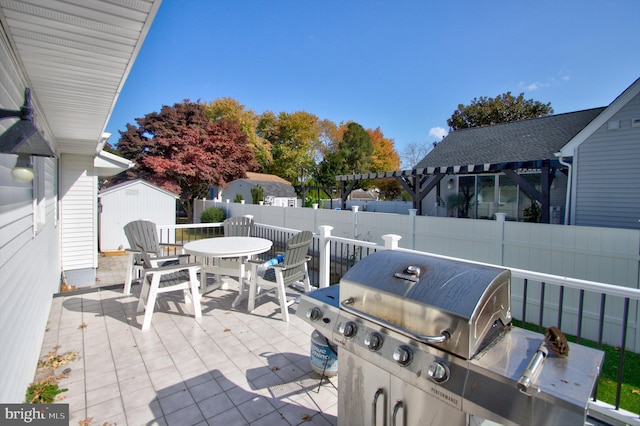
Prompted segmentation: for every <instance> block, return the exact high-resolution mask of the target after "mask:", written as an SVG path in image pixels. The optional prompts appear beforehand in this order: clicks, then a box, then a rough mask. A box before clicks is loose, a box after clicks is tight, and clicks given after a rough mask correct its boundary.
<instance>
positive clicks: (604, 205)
mask: <svg viewBox="0 0 640 426" xmlns="http://www.w3.org/2000/svg"><path fill="white" fill-rule="evenodd" d="M634 118H640V96H636V97H635V98H634V99H632V100H631V101H630V102H629V103H627V105H625V106H624V107H623V108H622V109H621V110H620V111H618V112H617V113H616V114H614V115H613V117H612V118H611V120H610V121H618V122H619V125H620V127H619V129H617V130H608V127H607V124H604V125H603V126H601V127H600V128H599V129H598V130H597V131H595V132H594V133H593V134H592V135H591V136H590V137H589V138H588V139H587V140H585V142H583V143H582V144H581V145H580V147H579V148H578V152H577V156H576V158H577V161H576V166H575V173H576V184H575V211H574V221H573V224H574V225H581V226H603V227H612V228H626V229H640V223H639V222H638V221H639V220H640V197H639V196H638V194H640V179H639V178H638V176H640V127H632V126H631V121H632V119H634Z"/></svg>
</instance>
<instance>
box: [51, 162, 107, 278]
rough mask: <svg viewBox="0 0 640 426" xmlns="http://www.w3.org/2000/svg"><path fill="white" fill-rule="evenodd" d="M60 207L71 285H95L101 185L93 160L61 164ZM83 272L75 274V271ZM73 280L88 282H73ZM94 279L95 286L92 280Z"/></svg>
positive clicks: (65, 261)
mask: <svg viewBox="0 0 640 426" xmlns="http://www.w3.org/2000/svg"><path fill="white" fill-rule="evenodd" d="M60 167H61V170H62V171H63V173H62V178H61V181H60V205H61V217H62V236H61V238H62V267H63V268H64V270H65V273H66V274H67V279H69V280H70V282H69V284H70V285H76V286H79V287H82V286H87V285H93V284H95V269H96V268H97V267H98V256H97V247H98V243H97V216H96V210H97V205H96V202H95V200H96V199H97V198H96V197H97V193H98V181H97V178H96V177H95V176H94V175H93V173H92V170H93V158H91V157H86V156H80V155H71V154H65V155H63V156H62V158H61V164H60ZM80 270H82V271H84V273H83V274H81V275H77V274H74V271H80ZM73 277H82V278H78V279H80V280H84V281H88V282H71V280H73ZM92 278H93V282H91V279H92Z"/></svg>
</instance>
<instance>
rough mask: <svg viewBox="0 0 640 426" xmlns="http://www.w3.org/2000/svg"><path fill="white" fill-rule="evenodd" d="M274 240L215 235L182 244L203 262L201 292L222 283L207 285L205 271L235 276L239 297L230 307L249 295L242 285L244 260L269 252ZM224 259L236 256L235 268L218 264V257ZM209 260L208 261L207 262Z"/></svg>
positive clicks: (244, 274)
mask: <svg viewBox="0 0 640 426" xmlns="http://www.w3.org/2000/svg"><path fill="white" fill-rule="evenodd" d="M272 245H273V242H271V241H270V240H267V239H265V238H257V237H218V238H206V239H204V240H197V241H191V242H189V243H186V244H185V245H184V252H185V253H187V254H191V255H194V256H198V257H199V258H200V260H201V262H202V277H201V280H200V281H201V283H200V292H201V293H206V292H209V291H212V290H215V289H217V288H220V286H221V284H222V283H221V282H219V281H221V280H216V281H218V282H216V283H214V284H212V285H208V281H207V273H213V274H216V275H233V276H238V283H239V289H238V296H237V297H236V298H235V300H234V301H233V304H232V305H231V306H232V307H234V308H236V307H238V305H239V304H240V302H242V301H243V300H245V299H246V298H247V297H248V294H249V289H248V286H247V285H245V282H244V279H245V276H246V269H245V262H244V261H245V260H246V258H249V257H251V256H254V255H256V254H260V253H264V252H266V251H268V250H269V249H270V248H271V246H272ZM224 258H237V259H238V262H237V263H238V269H235V268H234V269H232V268H225V267H222V266H220V265H219V260H220V259H224ZM209 260H210V261H209Z"/></svg>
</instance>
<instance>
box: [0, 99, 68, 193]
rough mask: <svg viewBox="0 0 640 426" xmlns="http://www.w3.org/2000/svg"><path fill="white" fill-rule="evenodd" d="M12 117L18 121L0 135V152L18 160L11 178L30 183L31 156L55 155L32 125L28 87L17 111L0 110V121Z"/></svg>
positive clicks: (31, 176)
mask: <svg viewBox="0 0 640 426" xmlns="http://www.w3.org/2000/svg"><path fill="white" fill-rule="evenodd" d="M13 117H19V118H20V120H18V121H17V122H16V123H15V124H13V125H12V126H11V127H9V128H8V129H7V130H6V131H5V132H4V133H3V134H2V135H0V152H1V153H3V154H16V155H17V156H18V160H17V161H16V165H15V167H14V168H13V169H12V170H11V176H12V177H13V178H14V179H15V180H17V181H18V182H30V181H31V180H33V177H34V173H33V164H32V161H31V156H32V155H37V156H40V157H56V153H55V152H53V150H52V149H51V146H49V143H48V142H47V141H46V140H45V139H44V138H43V137H42V135H41V134H40V132H38V129H37V128H36V126H35V125H34V124H33V108H31V91H30V90H29V88H28V87H27V88H25V89H24V104H23V105H22V107H21V108H20V109H19V110H9V109H0V120H2V119H5V118H13Z"/></svg>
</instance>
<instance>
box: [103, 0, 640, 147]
mask: <svg viewBox="0 0 640 426" xmlns="http://www.w3.org/2000/svg"><path fill="white" fill-rule="evenodd" d="M639 22H640V1H638V0H606V1H605V0H601V1H596V0H578V1H573V0H562V1H557V0H553V1H551V0H535V1H533V0H531V1H519V0H509V1H501V0H498V1H475V0H474V1H444V0H433V1H431V0H429V1H427V0H385V1H376V0H323V1H320V0H163V2H162V5H161V6H160V9H159V11H158V14H157V16H156V19H155V21H154V23H153V25H152V27H151V29H150V31H149V34H148V35H147V38H146V40H145V42H144V44H143V46H142V49H141V50H140V53H139V55H138V58H137V60H136V62H135V64H134V66H133V68H132V70H131V73H130V74H129V77H128V79H127V82H126V84H125V85H124V88H123V90H122V93H121V94H120V97H119V99H118V102H117V104H116V106H115V109H114V111H113V114H112V116H111V118H110V121H109V123H108V125H107V128H106V131H107V132H110V133H112V136H111V138H110V142H111V143H112V144H115V143H117V141H118V139H119V133H118V130H124V128H125V125H126V123H128V122H130V123H134V122H135V121H134V120H135V119H136V118H138V117H143V116H144V115H145V114H147V113H150V112H154V111H159V110H160V109H161V107H162V106H163V105H173V104H174V103H176V102H181V101H182V100H184V99H190V100H192V101H196V100H201V101H204V102H207V103H208V102H210V101H212V100H215V99H218V98H221V97H231V98H234V99H236V100H237V101H238V102H240V103H241V104H243V105H245V107H246V108H247V109H252V110H253V111H255V112H256V113H258V114H260V113H262V112H264V111H267V110H270V111H273V112H276V113H278V112H281V111H285V112H294V111H301V110H304V111H308V112H310V113H313V114H315V115H317V116H318V117H319V118H321V119H325V118H326V119H330V120H332V121H334V122H336V123H337V124H338V123H340V122H341V121H349V120H353V121H356V122H358V123H359V124H361V125H362V126H364V127H365V128H376V127H380V129H381V130H382V132H383V133H384V135H385V136H386V137H388V138H391V139H393V140H394V141H395V148H396V150H397V151H398V152H399V153H400V154H402V152H403V150H404V149H405V148H406V146H407V144H409V143H420V144H422V143H424V144H431V143H432V142H434V141H437V140H440V138H441V137H442V135H443V134H444V133H445V132H446V131H447V130H448V129H447V123H446V120H447V118H449V117H450V116H451V114H452V113H453V111H454V110H455V109H456V108H457V106H458V104H460V103H462V104H468V103H470V101H471V100H472V99H474V98H479V97H481V96H487V97H495V96H497V95H499V94H502V93H505V92H508V91H511V92H512V93H513V94H514V95H517V94H520V93H524V95H525V98H527V99H535V100H539V101H541V102H544V103H547V102H551V106H552V107H553V108H554V110H555V113H564V112H571V111H578V110H582V109H588V108H595V107H600V106H606V105H608V104H609V103H611V102H612V101H613V100H614V99H615V98H616V97H617V96H618V95H619V94H620V93H621V92H622V91H623V90H624V89H626V88H627V87H628V86H629V85H631V83H633V81H635V80H636V79H637V78H638V77H640V48H639V46H640V24H639Z"/></svg>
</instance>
